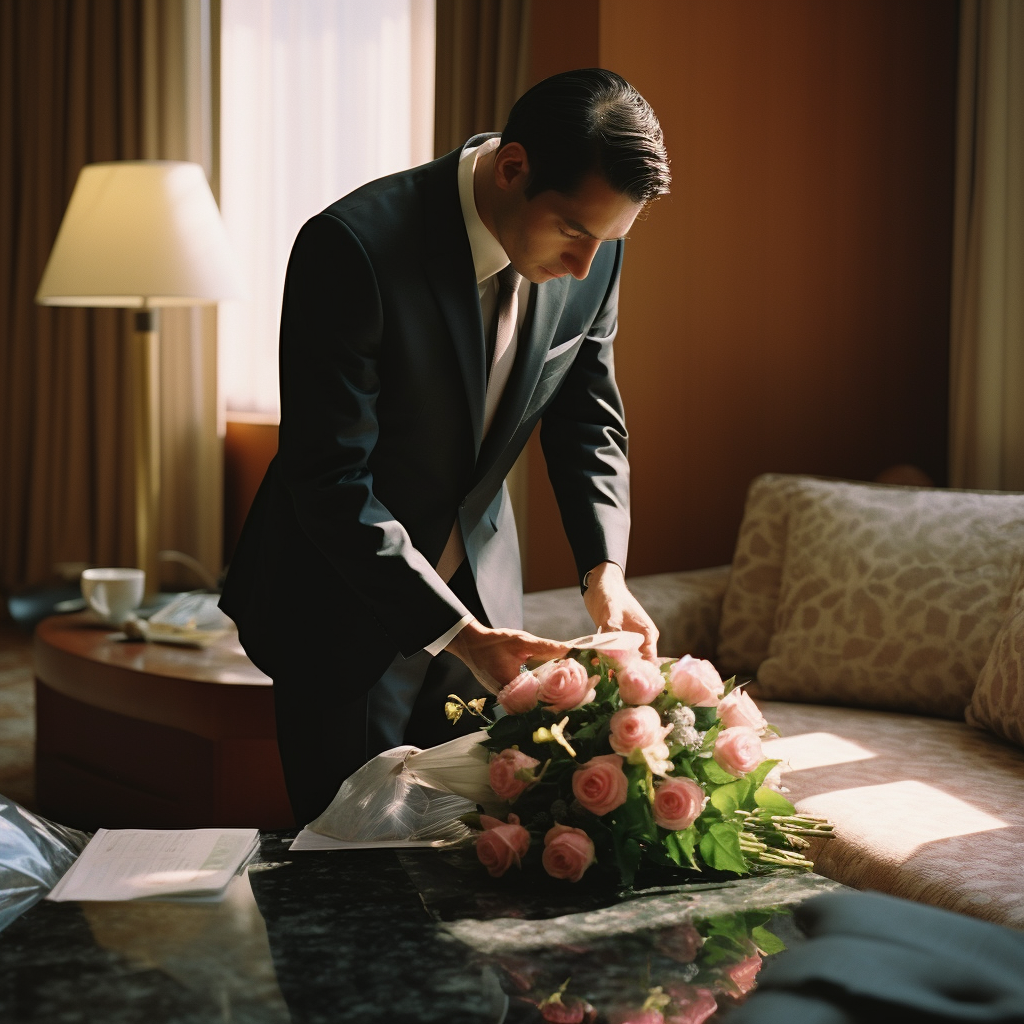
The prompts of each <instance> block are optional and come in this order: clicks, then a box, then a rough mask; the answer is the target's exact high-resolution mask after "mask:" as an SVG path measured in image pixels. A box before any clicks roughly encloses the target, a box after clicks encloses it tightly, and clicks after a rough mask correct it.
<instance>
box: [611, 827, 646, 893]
mask: <svg viewBox="0 0 1024 1024" xmlns="http://www.w3.org/2000/svg"><path fill="white" fill-rule="evenodd" d="M612 838H613V839H614V841H615V863H616V864H617V865H618V867H619V876H620V877H621V878H622V884H623V885H632V884H633V879H634V878H635V877H636V869H637V868H638V867H640V844H639V843H638V842H637V841H636V840H635V839H633V838H631V837H629V836H627V837H626V838H624V839H620V837H619V835H618V834H617V833H616V832H615V831H613V832H612Z"/></svg>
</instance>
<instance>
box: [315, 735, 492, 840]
mask: <svg viewBox="0 0 1024 1024" xmlns="http://www.w3.org/2000/svg"><path fill="white" fill-rule="evenodd" d="M485 735H486V734H485V733H484V732H483V731H482V730H481V731H480V732H477V733H472V734H470V735H468V736H460V737H458V738H456V739H454V740H450V741H449V742H448V743H442V744H441V745H440V746H437V747H431V748H429V749H428V750H419V749H418V748H417V747H409V746H403V747H394V748H393V749H391V750H386V751H384V753H382V754H378V755H377V756H376V757H375V758H373V759H372V760H371V761H368V762H367V763H366V764H364V765H363V767H362V768H360V769H359V771H357V772H356V773H355V774H353V775H351V776H349V778H347V779H346V780H345V781H344V782H343V783H342V785H341V788H340V789H339V790H338V794H337V796H335V798H334V799H333V800H332V801H331V804H330V806H329V807H328V808H327V810H325V811H324V812H323V814H321V815H320V817H318V818H317V819H316V820H315V821H312V822H310V823H309V824H308V825H307V826H306V827H307V828H308V829H310V830H311V831H313V832H318V833H320V834H321V835H325V836H331V837H332V838H334V839H344V840H347V841H349V842H365V843H385V842H402V841H428V842H457V841H458V840H460V839H464V838H467V837H468V836H469V835H470V832H469V830H468V829H467V828H466V826H465V825H464V824H463V823H462V822H461V821H459V820H458V819H459V816H460V815H462V814H465V813H466V812H468V811H473V810H475V809H476V805H477V804H478V803H482V804H485V805H486V804H493V803H494V800H495V797H494V792H493V790H491V788H490V786H489V784H488V770H487V759H488V752H487V751H486V750H485V749H484V748H483V747H481V746H480V740H481V739H483V738H484V737H485Z"/></svg>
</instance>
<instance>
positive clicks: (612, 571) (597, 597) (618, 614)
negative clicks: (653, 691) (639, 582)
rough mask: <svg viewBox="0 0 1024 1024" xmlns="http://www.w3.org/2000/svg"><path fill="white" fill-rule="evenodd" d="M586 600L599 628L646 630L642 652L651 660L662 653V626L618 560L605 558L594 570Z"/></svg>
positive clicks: (585, 602) (584, 596) (585, 594)
mask: <svg viewBox="0 0 1024 1024" xmlns="http://www.w3.org/2000/svg"><path fill="white" fill-rule="evenodd" d="M583 603H584V604H585V605H586V606H587V611H588V612H590V617H591V618H592V619H593V620H594V625H596V626H597V628H598V629H603V630H612V629H627V630H630V631H632V632H634V633H643V635H644V643H643V646H642V647H641V648H640V654H641V655H642V656H643V657H645V658H648V659H650V660H653V659H654V658H656V657H657V656H658V627H657V626H655V624H654V623H653V622H652V621H651V617H650V616H649V615H648V614H647V612H645V611H644V610H643V608H642V607H641V605H640V602H639V601H638V600H637V599H636V598H635V597H634V596H633V595H632V594H631V593H630V592H629V588H628V587H627V586H626V580H625V577H624V576H623V575H622V569H621V568H620V567H619V566H617V565H616V564H615V563H614V562H602V563H601V564H600V565H599V566H597V567H596V568H594V569H591V570H590V573H589V574H588V578H587V590H586V593H584V595H583Z"/></svg>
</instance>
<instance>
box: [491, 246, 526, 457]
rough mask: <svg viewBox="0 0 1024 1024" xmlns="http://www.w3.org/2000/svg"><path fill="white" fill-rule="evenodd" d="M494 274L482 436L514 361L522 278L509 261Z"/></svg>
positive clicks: (496, 405) (493, 412) (494, 410)
mask: <svg viewBox="0 0 1024 1024" xmlns="http://www.w3.org/2000/svg"><path fill="white" fill-rule="evenodd" d="M497 276H498V309H497V315H496V316H495V320H494V356H493V358H492V359H491V367H490V372H489V373H488V375H487V396H486V399H485V401H484V437H486V436H487V431H488V430H490V429H491V423H493V422H494V414H495V413H496V412H497V411H498V404H499V403H500V402H501V396H502V394H504V391H505V385H506V384H507V383H508V378H509V375H510V374H511V373H512V366H513V364H514V363H515V361H516V322H517V320H518V319H519V282H520V281H522V279H523V277H522V275H521V274H519V273H517V272H516V269H515V267H513V266H512V264H511V263H510V264H509V265H508V266H507V267H505V268H504V270H499V271H498V275H497Z"/></svg>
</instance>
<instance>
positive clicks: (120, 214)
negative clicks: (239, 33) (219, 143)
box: [36, 160, 243, 596]
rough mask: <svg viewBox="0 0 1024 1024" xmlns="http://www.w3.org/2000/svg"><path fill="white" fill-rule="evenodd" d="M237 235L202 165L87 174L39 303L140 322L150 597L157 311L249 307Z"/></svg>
mask: <svg viewBox="0 0 1024 1024" xmlns="http://www.w3.org/2000/svg"><path fill="white" fill-rule="evenodd" d="M242 292H243V288H242V279H241V275H240V274H239V271H238V266H237V261H236V259H235V256H234V254H233V253H232V251H231V245H230V243H229V242H228V237H227V232H226V231H225V230H224V223H223V221H222V220H221V217H220V211H219V210H218V209H217V204H216V202H215V201H214V198H213V193H212V192H211V191H210V186H209V185H208V184H207V182H206V176H205V174H204V173H203V169H202V167H200V166H199V165H198V164H192V163H181V162H177V161H170V160H124V161H119V162H116V163H102V164H89V165H87V166H86V167H83V168H82V170H81V172H80V174H79V176H78V181H77V182H76V184H75V189H74V191H73V192H72V193H71V201H70V202H69V203H68V208H67V211H66V212H65V214H64V219H63V220H62V221H61V225H60V230H59V231H58V232H57V239H56V241H55V242H54V244H53V251H52V252H51V253H50V258H49V260H48V261H47V264H46V269H45V270H44V271H43V277H42V280H41V281H40V283H39V290H38V291H37V292H36V302H38V303H41V304H42V305H46V306H123V307H128V308H137V309H139V310H140V312H139V313H138V314H136V318H135V339H134V340H135V344H134V346H133V360H132V364H133V385H134V386H133V391H134V406H135V475H136V547H137V551H138V559H139V563H140V566H141V568H143V569H145V570H146V591H147V595H150V596H151V595H152V593H153V592H154V591H155V589H156V587H157V583H158V572H157V557H156V548H157V532H158V517H159V505H160V432H159V431H160V427H159V424H160V405H159V401H160V388H159V370H160V350H159V335H158V333H157V320H156V309H157V308H158V307H160V306H193V305H204V304H208V303H215V302H218V301H219V300H221V299H232V298H241V296H242Z"/></svg>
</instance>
